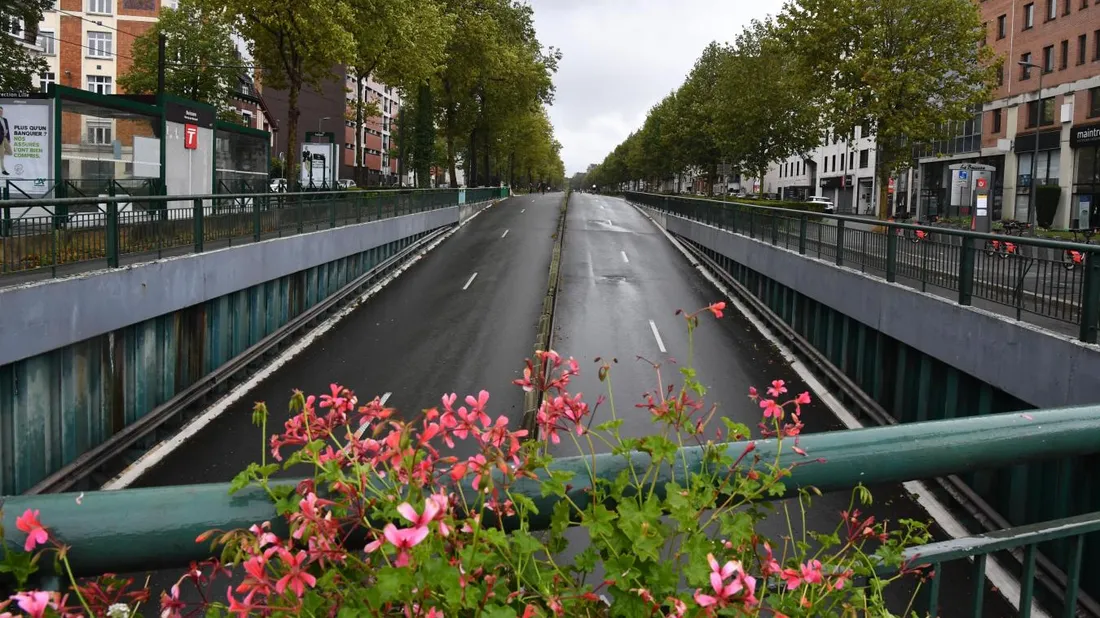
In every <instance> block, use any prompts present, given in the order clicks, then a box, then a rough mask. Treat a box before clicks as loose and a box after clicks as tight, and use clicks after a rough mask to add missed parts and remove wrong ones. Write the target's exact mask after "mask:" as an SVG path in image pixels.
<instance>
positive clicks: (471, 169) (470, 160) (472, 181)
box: [466, 129, 478, 187]
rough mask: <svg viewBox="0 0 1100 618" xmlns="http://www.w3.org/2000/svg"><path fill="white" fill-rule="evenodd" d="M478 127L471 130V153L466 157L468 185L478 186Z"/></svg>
mask: <svg viewBox="0 0 1100 618" xmlns="http://www.w3.org/2000/svg"><path fill="white" fill-rule="evenodd" d="M477 171H478V170H477V129H474V130H472V131H470V154H469V156H468V157H467V158H466V186H467V187H476V186H477V180H478V179H477Z"/></svg>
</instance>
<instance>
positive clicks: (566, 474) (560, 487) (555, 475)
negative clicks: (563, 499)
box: [540, 470, 576, 498]
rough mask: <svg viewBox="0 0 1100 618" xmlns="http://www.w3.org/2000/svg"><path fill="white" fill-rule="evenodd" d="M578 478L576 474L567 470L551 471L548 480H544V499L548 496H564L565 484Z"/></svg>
mask: <svg viewBox="0 0 1100 618" xmlns="http://www.w3.org/2000/svg"><path fill="white" fill-rule="evenodd" d="M574 476H576V473H575V472H570V471H567V470H550V471H549V474H547V478H545V479H543V481H542V485H541V487H540V490H541V492H542V497H544V498H545V497H547V496H564V495H565V484H566V483H568V482H569V481H571V480H573V477H574Z"/></svg>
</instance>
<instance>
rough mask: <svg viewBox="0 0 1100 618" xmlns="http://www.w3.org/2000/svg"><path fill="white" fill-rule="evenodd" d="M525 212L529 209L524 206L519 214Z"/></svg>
mask: <svg viewBox="0 0 1100 618" xmlns="http://www.w3.org/2000/svg"><path fill="white" fill-rule="evenodd" d="M525 212H527V209H526V208H524V209H523V210H520V211H519V214H521V215H522V214H523V213H525Z"/></svg>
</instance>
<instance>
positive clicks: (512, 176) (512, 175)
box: [508, 151, 516, 187]
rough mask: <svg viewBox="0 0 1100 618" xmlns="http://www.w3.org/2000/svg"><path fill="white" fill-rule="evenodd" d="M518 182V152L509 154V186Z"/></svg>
mask: <svg viewBox="0 0 1100 618" xmlns="http://www.w3.org/2000/svg"><path fill="white" fill-rule="evenodd" d="M515 184H516V153H515V152H514V151H513V152H512V154H510V155H508V186H509V187H511V186H514V185H515Z"/></svg>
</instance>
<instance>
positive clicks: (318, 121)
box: [317, 78, 1042, 133]
mask: <svg viewBox="0 0 1100 618" xmlns="http://www.w3.org/2000/svg"><path fill="white" fill-rule="evenodd" d="M1040 79H1042V78H1040ZM326 120H332V116H325V117H324V118H318V119H317V132H318V133H320V132H321V123H322V122H324V121H326Z"/></svg>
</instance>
